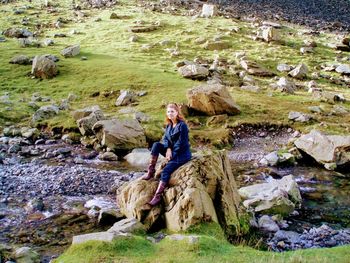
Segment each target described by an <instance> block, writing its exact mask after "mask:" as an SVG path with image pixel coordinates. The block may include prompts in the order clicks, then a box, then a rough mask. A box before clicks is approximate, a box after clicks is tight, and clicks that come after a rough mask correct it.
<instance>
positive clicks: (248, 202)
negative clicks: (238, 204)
mask: <svg viewBox="0 0 350 263" xmlns="http://www.w3.org/2000/svg"><path fill="white" fill-rule="evenodd" d="M238 192H239V194H240V196H241V197H242V199H244V200H245V201H244V202H243V205H244V206H245V207H247V208H252V209H254V211H255V212H260V213H264V214H280V215H282V216H287V215H289V214H290V213H291V212H293V211H294V209H295V208H296V207H297V206H298V205H299V204H300V203H301V195H300V192H299V188H298V185H297V183H296V182H295V180H294V178H293V176H292V175H288V176H285V177H283V178H282V179H280V180H272V181H270V182H268V183H262V184H255V185H250V186H246V187H242V188H240V189H239V190H238Z"/></svg>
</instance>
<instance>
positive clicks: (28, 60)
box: [10, 55, 32, 65]
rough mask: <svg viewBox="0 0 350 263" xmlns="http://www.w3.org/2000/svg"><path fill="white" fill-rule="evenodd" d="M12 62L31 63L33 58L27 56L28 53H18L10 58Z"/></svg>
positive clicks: (19, 63)
mask: <svg viewBox="0 0 350 263" xmlns="http://www.w3.org/2000/svg"><path fill="white" fill-rule="evenodd" d="M10 63H11V64H18V65H31V64H32V60H31V58H30V57H28V56H26V55H18V56H15V57H13V58H12V59H11V60H10Z"/></svg>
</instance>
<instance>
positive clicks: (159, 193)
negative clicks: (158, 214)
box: [148, 181, 167, 206]
mask: <svg viewBox="0 0 350 263" xmlns="http://www.w3.org/2000/svg"><path fill="white" fill-rule="evenodd" d="M166 186H167V183H164V182H163V181H160V182H159V184H158V188H157V191H156V193H155V194H154V196H153V198H152V200H151V201H149V202H148V204H150V205H151V206H156V205H158V204H159V203H160V200H161V199H162V193H163V192H164V189H165V187H166Z"/></svg>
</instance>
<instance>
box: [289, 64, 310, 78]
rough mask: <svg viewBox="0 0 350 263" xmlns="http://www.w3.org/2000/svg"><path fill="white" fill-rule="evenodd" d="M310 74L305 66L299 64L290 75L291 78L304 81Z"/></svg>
mask: <svg viewBox="0 0 350 263" xmlns="http://www.w3.org/2000/svg"><path fill="white" fill-rule="evenodd" d="M307 73H308V68H307V66H306V65H305V64H299V65H298V66H296V67H295V69H293V70H292V71H290V72H289V73H288V75H289V76H291V77H293V78H296V79H303V78H306V76H307Z"/></svg>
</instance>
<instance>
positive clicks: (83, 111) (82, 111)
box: [72, 105, 103, 121]
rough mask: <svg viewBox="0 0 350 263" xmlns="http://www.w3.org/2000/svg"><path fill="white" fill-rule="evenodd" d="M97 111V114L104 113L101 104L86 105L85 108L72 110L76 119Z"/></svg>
mask: <svg viewBox="0 0 350 263" xmlns="http://www.w3.org/2000/svg"><path fill="white" fill-rule="evenodd" d="M93 112H94V113H96V114H103V112H102V110H101V108H100V106H98V105H93V106H90V107H86V108H83V109H78V110H75V111H73V112H72V116H73V118H74V120H76V121H77V120H79V119H81V118H84V117H87V116H89V115H90V114H91V113H93Z"/></svg>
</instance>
